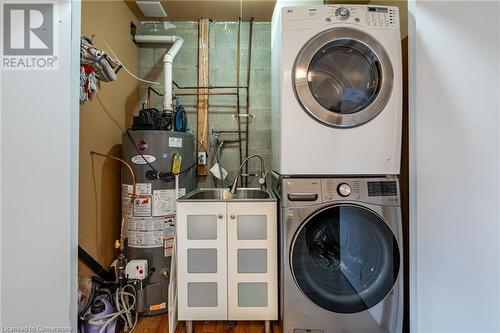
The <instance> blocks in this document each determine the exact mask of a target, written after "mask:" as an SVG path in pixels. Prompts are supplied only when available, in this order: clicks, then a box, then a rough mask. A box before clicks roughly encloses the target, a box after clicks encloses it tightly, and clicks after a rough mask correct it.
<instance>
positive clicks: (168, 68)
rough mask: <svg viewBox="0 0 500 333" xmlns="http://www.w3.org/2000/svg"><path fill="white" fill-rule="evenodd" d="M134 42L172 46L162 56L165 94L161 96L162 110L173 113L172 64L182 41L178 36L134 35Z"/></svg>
mask: <svg viewBox="0 0 500 333" xmlns="http://www.w3.org/2000/svg"><path fill="white" fill-rule="evenodd" d="M134 41H135V42H136V43H161V44H172V43H173V45H172V46H171V47H170V49H169V50H168V51H167V53H165V55H164V56H163V71H164V87H165V93H164V95H163V109H164V110H167V111H173V105H172V80H173V78H172V63H173V61H174V58H175V56H176V55H177V53H178V52H179V50H180V49H181V47H182V44H184V39H182V37H179V36H161V35H135V36H134Z"/></svg>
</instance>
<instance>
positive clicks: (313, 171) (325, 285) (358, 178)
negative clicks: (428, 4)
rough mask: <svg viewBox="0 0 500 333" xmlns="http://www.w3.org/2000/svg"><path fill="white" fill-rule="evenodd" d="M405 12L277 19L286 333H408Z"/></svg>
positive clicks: (307, 11)
mask: <svg viewBox="0 0 500 333" xmlns="http://www.w3.org/2000/svg"><path fill="white" fill-rule="evenodd" d="M401 62H402V60H401V38H400V32H399V12H398V8H397V7H386V6H370V5H320V6H296V7H283V8H280V9H278V10H276V11H275V14H274V15H273V32H272V68H273V74H272V75H273V80H272V81H273V83H272V84H273V158H272V163H273V165H272V168H273V174H274V175H275V176H276V178H277V180H278V182H277V188H276V189H277V192H278V195H279V197H280V201H281V205H280V207H281V208H280V210H281V223H280V226H281V227H280V228H281V230H280V234H281V245H280V251H281V264H280V266H281V277H280V289H281V302H280V304H281V316H282V322H283V332H284V333H306V332H307V333H340V332H343V333H347V332H352V333H354V332H356V333H359V332H363V333H379V332H380V333H382V332H384V333H400V332H401V331H402V317H403V253H402V247H403V244H402V225H401V207H400V196H399V183H398V177H397V176H398V174H399V171H400V156H401V130H402V128H401V126H402V124H401V123H402V65H401Z"/></svg>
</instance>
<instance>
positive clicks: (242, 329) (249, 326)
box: [134, 315, 281, 333]
mask: <svg viewBox="0 0 500 333" xmlns="http://www.w3.org/2000/svg"><path fill="white" fill-rule="evenodd" d="M236 323H237V325H236V327H234V328H229V327H228V326H227V322H225V321H205V322H203V321H195V322H194V333H264V322H263V321H238V322H236ZM272 326H273V333H281V327H280V325H279V322H273V324H272ZM167 332H168V318H167V316H166V315H157V316H150V317H141V318H140V319H139V323H138V324H137V327H136V329H135V330H134V333H167ZM185 332H186V325H185V323H184V322H179V325H177V331H176V333H185Z"/></svg>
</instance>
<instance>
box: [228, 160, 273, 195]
mask: <svg viewBox="0 0 500 333" xmlns="http://www.w3.org/2000/svg"><path fill="white" fill-rule="evenodd" d="M253 157H257V158H258V159H259V160H260V178H259V184H260V189H261V190H265V189H266V175H267V171H265V170H264V160H263V159H262V157H261V156H260V155H250V156H248V157H247V158H245V160H244V161H243V162H242V163H241V165H240V167H239V168H238V171H237V172H236V176H235V177H234V181H233V185H232V186H231V191H230V192H231V194H235V193H236V190H237V189H238V179H239V178H240V176H241V169H243V166H244V165H245V164H246V163H247V162H248V160H249V159H251V158H253Z"/></svg>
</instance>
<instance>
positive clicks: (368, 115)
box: [292, 28, 394, 127]
mask: <svg viewBox="0 0 500 333" xmlns="http://www.w3.org/2000/svg"><path fill="white" fill-rule="evenodd" d="M334 43H338V44H339V45H334ZM328 45H333V46H332V48H333V47H336V46H341V45H342V47H345V48H351V49H352V50H353V51H354V50H355V51H357V53H359V54H363V55H365V56H366V60H367V61H369V60H371V61H373V67H375V68H374V70H375V71H376V72H377V79H378V81H377V82H376V87H375V89H374V90H373V91H372V92H373V96H371V98H370V99H369V100H368V103H366V105H363V106H362V108H360V109H359V110H353V112H350V113H347V114H343V113H338V112H334V111H332V110H329V109H327V108H325V107H324V106H323V105H322V104H321V103H320V102H319V101H318V100H317V98H316V97H315V96H314V95H313V92H311V87H310V80H309V79H310V78H309V71H310V66H311V62H312V61H313V59H314V58H315V56H317V55H318V54H319V52H321V51H322V50H324V49H325V47H328ZM332 69H333V68H332ZM292 80H293V86H294V90H295V95H296V97H297V99H298V101H299V102H300V104H301V105H302V107H303V108H304V110H305V111H306V112H307V113H308V114H309V115H310V116H312V117H313V118H314V119H316V120H317V121H319V122H321V123H323V124H325V125H328V126H333V127H355V126H359V125H362V124H364V123H366V122H368V121H370V120H371V119H373V118H375V117H376V116H377V115H378V114H379V113H380V112H381V111H382V110H383V108H384V107H385V105H386V104H387V102H388V100H389V98H390V96H391V93H392V87H393V82H394V73H393V69H392V64H391V61H390V59H389V56H388V55H387V52H386V51H385V49H384V48H383V46H382V45H381V44H380V43H379V42H378V41H377V40H375V39H374V38H373V37H372V36H370V35H369V34H367V33H365V32H362V31H360V30H357V29H352V28H333V29H330V30H327V31H324V32H322V33H319V34H318V35H316V36H314V37H313V38H312V39H311V40H309V41H308V42H307V43H306V44H305V45H304V47H303V48H302V50H301V51H300V53H299V55H298V57H297V59H296V61H295V65H294V70H293V77H292ZM332 80H336V81H338V78H336V77H334V76H333V75H332ZM339 84H341V83H339Z"/></svg>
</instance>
